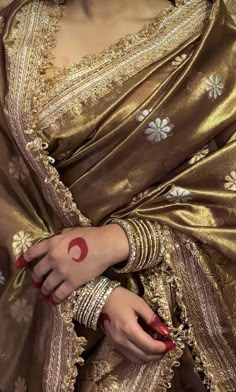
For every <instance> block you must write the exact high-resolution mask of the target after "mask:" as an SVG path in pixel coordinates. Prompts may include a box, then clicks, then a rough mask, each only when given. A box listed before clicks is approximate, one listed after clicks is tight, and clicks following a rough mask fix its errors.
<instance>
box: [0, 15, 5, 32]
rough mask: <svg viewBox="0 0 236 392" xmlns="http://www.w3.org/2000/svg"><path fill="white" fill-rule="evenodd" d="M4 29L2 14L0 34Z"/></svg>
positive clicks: (0, 17)
mask: <svg viewBox="0 0 236 392" xmlns="http://www.w3.org/2000/svg"><path fill="white" fill-rule="evenodd" d="M3 29H4V19H3V16H0V34H2V32H3Z"/></svg>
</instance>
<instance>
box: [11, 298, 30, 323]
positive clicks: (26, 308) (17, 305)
mask: <svg viewBox="0 0 236 392" xmlns="http://www.w3.org/2000/svg"><path fill="white" fill-rule="evenodd" d="M11 315H12V317H13V318H14V319H15V320H16V321H17V322H18V323H22V321H23V322H25V323H26V322H28V321H29V320H30V318H31V316H32V306H31V305H29V304H28V302H27V300H26V299H25V298H22V299H17V300H16V302H14V304H13V305H11Z"/></svg>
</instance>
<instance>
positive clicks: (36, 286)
mask: <svg viewBox="0 0 236 392" xmlns="http://www.w3.org/2000/svg"><path fill="white" fill-rule="evenodd" d="M32 283H33V286H34V287H35V288H36V289H39V287H40V286H41V282H35V281H34V280H33V279H32Z"/></svg>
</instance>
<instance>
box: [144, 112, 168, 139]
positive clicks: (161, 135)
mask: <svg viewBox="0 0 236 392" xmlns="http://www.w3.org/2000/svg"><path fill="white" fill-rule="evenodd" d="M173 128H174V124H172V123H171V121H170V119H169V118H168V117H166V118H163V119H161V118H159V117H158V118H156V119H155V120H154V121H151V122H150V123H149V124H148V128H147V129H145V131H144V133H145V135H146V139H147V140H148V141H149V142H152V143H158V142H160V141H161V140H163V139H166V138H167V137H168V136H171V135H172V133H171V130H172V129H173Z"/></svg>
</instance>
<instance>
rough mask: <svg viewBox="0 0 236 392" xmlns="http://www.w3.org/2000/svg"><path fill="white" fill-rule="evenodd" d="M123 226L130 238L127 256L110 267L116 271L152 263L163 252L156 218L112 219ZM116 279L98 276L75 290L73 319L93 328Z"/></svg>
mask: <svg viewBox="0 0 236 392" xmlns="http://www.w3.org/2000/svg"><path fill="white" fill-rule="evenodd" d="M110 223H116V224H118V225H120V226H121V227H122V229H123V230H124V231H125V234H126V236H127V238H128V242H129V257H128V260H127V261H126V262H124V263H122V264H117V265H116V266H115V267H113V269H114V270H115V271H116V272H118V273H128V272H135V271H140V270H143V269H147V268H152V267H155V266H156V265H157V264H158V263H159V261H161V259H162V256H163V253H164V245H163V240H162V232H161V226H160V225H159V224H158V223H157V222H151V221H148V220H142V219H135V218H134V219H127V220H123V219H113V220H112V221H110ZM119 286H120V283H119V282H117V281H111V280H110V279H108V278H106V277H104V276H99V277H98V278H96V279H94V280H92V281H91V282H89V283H87V284H86V285H85V286H83V287H81V288H79V289H78V290H76V292H75V297H74V319H75V320H77V321H78V322H79V323H80V324H83V325H84V326H85V327H87V328H91V329H94V330H96V329H97V325H98V321H99V317H100V314H101V312H102V309H103V307H104V305H105V303H106V301H107V300H108V298H109V296H110V295H111V293H112V292H113V290H114V289H116V288H117V287H119Z"/></svg>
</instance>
